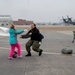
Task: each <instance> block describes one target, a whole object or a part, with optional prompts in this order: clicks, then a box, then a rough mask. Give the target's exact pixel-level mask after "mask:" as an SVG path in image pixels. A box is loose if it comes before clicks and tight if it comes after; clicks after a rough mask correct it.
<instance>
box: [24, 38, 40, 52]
mask: <svg viewBox="0 0 75 75" xmlns="http://www.w3.org/2000/svg"><path fill="white" fill-rule="evenodd" d="M25 46H26V50H27V52H29V51H31V46H32V49H33V50H34V51H36V52H39V51H40V50H41V49H39V47H40V44H39V41H35V40H31V39H30V40H29V41H28V42H27V43H26V45H25Z"/></svg>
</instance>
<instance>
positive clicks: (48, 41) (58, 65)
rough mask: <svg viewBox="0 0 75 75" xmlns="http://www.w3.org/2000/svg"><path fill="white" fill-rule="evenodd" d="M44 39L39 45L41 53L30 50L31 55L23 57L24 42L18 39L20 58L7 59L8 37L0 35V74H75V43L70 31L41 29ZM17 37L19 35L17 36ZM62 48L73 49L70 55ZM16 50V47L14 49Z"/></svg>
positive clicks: (8, 49) (24, 40)
mask: <svg viewBox="0 0 75 75" xmlns="http://www.w3.org/2000/svg"><path fill="white" fill-rule="evenodd" d="M42 33H43V35H44V37H45V38H44V39H43V41H42V44H41V47H40V48H42V49H43V54H42V55H41V56H38V53H36V52H34V51H33V50H32V51H31V53H32V56H31V57H25V55H26V54H27V52H26V50H25V43H26V42H27V41H28V39H20V38H18V40H19V43H20V44H21V48H22V51H21V52H22V56H23V57H22V59H18V58H16V59H13V60H9V59H8V55H9V51H10V45H9V43H8V42H9V38H8V37H0V75H75V43H72V39H73V34H72V32H71V31H42ZM18 37H19V36H18ZM62 48H70V49H73V54H72V55H64V54H62V53H61V50H62ZM16 50H17V49H16Z"/></svg>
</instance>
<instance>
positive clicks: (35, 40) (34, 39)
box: [21, 24, 43, 56]
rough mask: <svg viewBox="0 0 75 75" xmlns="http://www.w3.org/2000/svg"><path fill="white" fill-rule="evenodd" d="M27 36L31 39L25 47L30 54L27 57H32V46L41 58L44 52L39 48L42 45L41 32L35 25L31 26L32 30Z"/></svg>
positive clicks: (23, 36)
mask: <svg viewBox="0 0 75 75" xmlns="http://www.w3.org/2000/svg"><path fill="white" fill-rule="evenodd" d="M27 36H28V37H30V39H29V41H28V42H27V43H26V45H25V46H26V50H27V52H28V54H27V55H25V56H31V49H30V47H31V46H32V49H33V50H34V51H36V52H38V53H39V56H41V54H42V52H43V50H42V49H40V48H39V47H40V44H41V38H40V32H39V30H38V29H37V27H36V25H35V24H31V29H30V30H29V31H28V33H27ZM21 38H26V34H25V35H21Z"/></svg>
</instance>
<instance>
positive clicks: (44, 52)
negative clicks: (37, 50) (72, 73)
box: [0, 47, 75, 56]
mask: <svg viewBox="0 0 75 75" xmlns="http://www.w3.org/2000/svg"><path fill="white" fill-rule="evenodd" d="M0 49H5V51H7V50H10V48H5V47H0ZM21 51H25V52H26V50H21ZM32 52H34V51H32ZM43 54H49V55H51V54H52V55H66V56H75V54H61V53H54V52H43Z"/></svg>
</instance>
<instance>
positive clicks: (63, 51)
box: [61, 48, 73, 54]
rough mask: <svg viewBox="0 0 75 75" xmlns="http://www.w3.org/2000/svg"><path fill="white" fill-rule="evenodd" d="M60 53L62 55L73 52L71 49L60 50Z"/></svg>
mask: <svg viewBox="0 0 75 75" xmlns="http://www.w3.org/2000/svg"><path fill="white" fill-rule="evenodd" d="M61 53H63V54H72V53H73V50H72V49H67V48H63V49H62V50H61Z"/></svg>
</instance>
